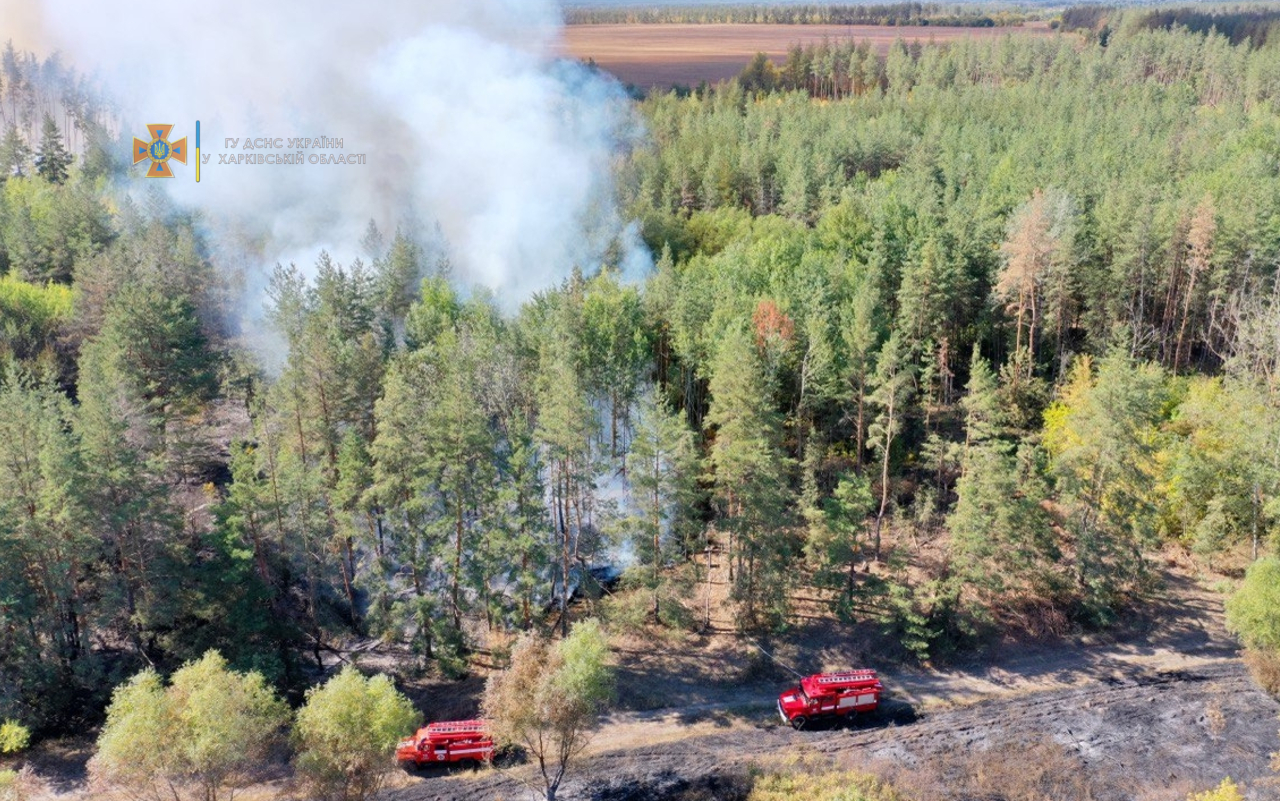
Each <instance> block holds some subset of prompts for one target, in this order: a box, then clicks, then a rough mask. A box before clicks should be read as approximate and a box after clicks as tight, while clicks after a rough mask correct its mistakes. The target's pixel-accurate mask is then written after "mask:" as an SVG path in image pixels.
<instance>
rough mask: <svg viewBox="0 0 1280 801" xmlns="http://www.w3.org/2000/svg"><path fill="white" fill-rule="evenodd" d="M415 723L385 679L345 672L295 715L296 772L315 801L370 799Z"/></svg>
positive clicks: (350, 669) (350, 670) (406, 702)
mask: <svg viewBox="0 0 1280 801" xmlns="http://www.w3.org/2000/svg"><path fill="white" fill-rule="evenodd" d="M417 718H418V715H417V712H416V711H414V708H413V704H411V703H410V702H409V699H408V698H405V697H404V695H402V694H401V693H400V692H399V691H398V690H396V688H395V686H394V685H393V684H392V683H391V680H390V679H388V678H387V677H386V676H383V675H378V676H374V677H372V678H368V679H366V678H365V677H364V676H362V675H360V673H359V672H358V671H357V670H356V669H355V668H353V667H347V668H344V669H343V671H342V672H341V673H339V674H338V675H337V676H334V677H333V678H332V679H330V680H329V681H328V682H327V683H326V684H325V685H324V686H323V687H318V688H314V689H312V690H310V691H309V692H308V693H307V702H306V704H305V705H304V706H303V707H302V709H300V710H298V721H297V724H296V725H295V727H294V731H293V734H294V740H295V741H296V743H297V745H298V771H299V773H301V774H302V775H303V777H304V778H305V779H306V781H307V783H308V784H309V785H310V786H311V789H312V790H313V791H314V793H315V795H316V796H317V797H319V798H324V799H341V800H342V801H363V800H364V799H366V798H371V797H372V796H374V795H376V794H377V792H378V790H380V789H381V788H382V784H383V782H384V781H385V779H386V776H387V773H388V772H389V771H390V770H391V769H392V768H393V767H394V765H393V761H392V758H391V757H392V751H393V749H394V748H395V745H396V742H397V741H398V740H399V739H400V738H401V737H403V736H404V735H406V734H410V733H412V731H413V728H414V725H415V723H416V722H417Z"/></svg>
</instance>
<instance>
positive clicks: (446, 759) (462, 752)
mask: <svg viewBox="0 0 1280 801" xmlns="http://www.w3.org/2000/svg"><path fill="white" fill-rule="evenodd" d="M492 759H493V738H492V737H490V736H489V726H488V724H487V723H486V722H485V721H483V720H451V721H440V722H437V723H431V724H428V725H426V726H424V727H422V728H421V729H418V733H417V734H415V735H413V736H412V737H406V738H405V739H403V740H401V741H400V743H399V744H398V745H397V746H396V761H397V762H399V763H400V766H401V767H405V768H416V767H420V766H422V765H441V764H447V763H450V762H460V763H466V764H478V763H480V762H488V761H490V760H492Z"/></svg>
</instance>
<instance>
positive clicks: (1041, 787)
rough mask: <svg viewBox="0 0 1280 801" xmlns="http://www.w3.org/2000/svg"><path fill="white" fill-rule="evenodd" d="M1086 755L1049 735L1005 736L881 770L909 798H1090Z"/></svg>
mask: <svg viewBox="0 0 1280 801" xmlns="http://www.w3.org/2000/svg"><path fill="white" fill-rule="evenodd" d="M1092 773H1093V771H1091V770H1090V769H1089V765H1088V764H1086V762H1085V760H1083V759H1081V757H1080V756H1079V755H1078V754H1076V753H1074V752H1073V751H1072V750H1071V749H1069V748H1067V747H1066V746H1064V745H1062V744H1060V743H1057V742H1054V741H1053V740H1050V739H1047V738H1046V739H1042V740H1034V741H1015V740H1006V741H1002V742H997V743H995V744H993V745H992V746H991V747H989V748H981V749H972V750H962V751H956V752H953V753H950V754H946V755H941V756H938V757H935V758H933V759H930V760H928V761H926V762H924V763H923V764H920V765H916V766H914V767H910V768H908V767H905V766H902V765H891V766H887V767H885V768H883V769H881V770H880V775H881V776H882V777H884V778H886V779H887V780H888V781H889V782H890V783H891V784H892V785H893V786H895V787H897V788H898V789H899V790H900V791H901V792H902V794H903V795H904V796H905V797H908V798H911V799H913V800H914V801H955V799H1000V801H1092V799H1094V798H1095V794H1094V788H1093V787H1092V786H1091V784H1090V781H1089V778H1088V777H1089V776H1090V775H1091V774H1092Z"/></svg>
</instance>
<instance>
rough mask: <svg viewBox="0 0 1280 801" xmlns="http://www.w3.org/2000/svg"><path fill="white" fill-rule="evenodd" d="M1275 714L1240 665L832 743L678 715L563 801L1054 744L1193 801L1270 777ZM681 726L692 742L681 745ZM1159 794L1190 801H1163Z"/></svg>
mask: <svg viewBox="0 0 1280 801" xmlns="http://www.w3.org/2000/svg"><path fill="white" fill-rule="evenodd" d="M1278 712H1280V704H1277V702H1276V701H1274V700H1273V699H1271V698H1269V697H1267V696H1266V695H1265V694H1264V693H1262V692H1261V691H1260V690H1258V688H1257V687H1256V686H1254V684H1253V683H1252V682H1251V681H1250V680H1249V678H1248V676H1247V675H1246V673H1245V671H1244V668H1243V666H1242V665H1241V664H1240V663H1239V662H1238V661H1235V660H1228V659H1222V660H1216V661H1205V662H1203V663H1201V664H1200V665H1199V666H1198V667H1197V668H1195V669H1193V670H1186V671H1164V672H1160V671H1155V672H1136V673H1134V674H1132V675H1130V676H1128V677H1126V678H1124V679H1113V680H1110V681H1097V682H1092V683H1089V684H1086V685H1084V686H1080V687H1075V688H1070V689H1058V690H1044V691H1037V692H1027V693H1011V694H1009V695H1007V696H1005V697H1003V698H998V699H991V700H987V701H983V702H981V703H974V704H970V705H965V706H956V707H951V708H946V709H940V710H939V711H936V712H931V711H923V712H919V711H917V710H914V709H913V707H912V705H910V704H908V703H906V702H904V701H893V702H890V703H889V704H887V705H886V708H885V710H884V712H883V714H881V715H879V716H877V717H876V718H874V719H867V720H866V721H862V722H859V723H858V724H855V725H853V726H850V727H840V728H834V729H828V730H812V731H803V732H796V731H792V730H791V729H789V728H785V727H783V726H781V725H775V724H774V723H773V722H771V721H769V720H768V718H767V715H766V716H764V717H762V718H761V719H750V720H747V721H741V720H733V721H728V722H719V723H717V722H715V721H699V722H697V723H693V724H681V723H680V722H679V721H678V719H676V718H674V717H672V716H669V715H668V716H657V715H654V714H652V713H644V717H646V718H649V720H648V725H649V727H650V731H651V732H652V734H653V735H654V737H653V739H652V740H651V741H650V742H649V743H648V744H637V745H636V746H635V747H631V748H627V749H625V750H607V751H602V752H596V753H594V754H593V755H592V756H590V757H589V758H587V759H585V760H584V761H583V762H582V763H581V764H580V765H579V766H578V769H577V770H576V772H575V774H574V775H575V779H574V781H573V782H572V783H571V784H570V785H569V786H567V787H566V790H567V792H566V794H565V795H566V797H569V798H576V799H583V798H593V799H594V798H609V799H630V798H636V799H640V798H661V797H662V788H664V787H678V786H681V785H684V784H687V783H689V782H694V781H697V780H700V779H701V780H706V779H707V778H708V777H712V776H719V775H724V774H726V773H732V772H734V770H735V769H738V770H741V769H744V768H745V767H746V766H748V765H750V764H765V765H768V764H771V763H772V762H774V761H775V760H779V759H785V758H786V757H788V756H790V757H799V756H801V755H805V754H807V755H809V757H810V758H813V757H814V756H817V757H819V758H820V759H823V760H829V761H830V763H831V764H832V765H838V766H845V767H858V768H875V767H880V768H884V767H885V766H886V765H892V766H896V767H897V768H898V769H900V770H904V771H928V770H937V769H939V766H945V765H946V763H947V760H948V759H949V758H953V757H954V756H955V755H957V754H973V753H975V752H982V751H993V752H994V753H997V754H999V753H1001V751H1002V750H1008V749H1009V748H1010V747H1017V746H1020V745H1023V744H1029V743H1044V742H1049V743H1053V744H1056V746H1058V747H1060V749H1061V753H1062V754H1063V755H1064V757H1063V758H1064V759H1067V760H1070V761H1071V765H1072V769H1073V770H1076V771H1078V772H1079V773H1080V775H1081V776H1083V777H1085V779H1086V781H1087V782H1088V786H1089V787H1090V789H1091V791H1092V792H1093V793H1094V797H1095V798H1097V799H1099V801H1110V800H1112V799H1114V801H1121V799H1132V798H1140V797H1149V798H1160V797H1169V798H1175V797H1185V792H1183V791H1182V790H1180V789H1179V790H1174V789H1173V788H1190V789H1196V788H1204V787H1209V786H1212V785H1215V784H1217V782H1218V781H1220V780H1221V779H1222V778H1223V777H1225V776H1231V777H1232V778H1234V779H1236V780H1238V781H1242V782H1245V783H1247V784H1254V783H1256V782H1258V780H1259V779H1261V778H1262V777H1266V776H1269V775H1270V768H1269V759H1270V757H1269V755H1270V753H1271V752H1272V751H1275V750H1276V749H1277V747H1280V743H1277V741H1276V740H1277V737H1276V729H1277V726H1280V723H1278V722H1277V717H1276V716H1277V713H1278ZM634 723H635V721H628V722H627V723H623V722H615V723H613V724H610V726H616V725H624V726H625V725H628V724H634ZM673 727H674V728H680V727H683V731H682V732H680V733H678V734H677V733H673V732H672V731H671V729H672V728H673ZM608 729H609V726H606V730H605V731H603V732H602V733H601V734H602V736H607V735H608ZM1015 756H1016V755H1015ZM513 775H514V774H513ZM1161 788H1164V789H1167V790H1170V792H1173V793H1177V792H1182V795H1180V796H1179V795H1168V796H1164V795H1162V794H1161ZM1259 792H1262V791H1259ZM522 797H527V793H526V792H525V791H524V790H523V788H522V786H521V785H520V783H519V782H517V781H515V780H514V779H513V778H511V776H509V775H505V774H504V772H499V771H485V772H482V773H479V774H475V775H470V774H465V775H464V774H457V775H452V776H433V777H429V778H426V779H424V780H422V781H421V782H419V783H417V784H415V785H413V786H410V787H408V788H404V789H401V790H399V791H396V792H394V793H390V794H388V795H387V798H389V799H395V801H425V800H426V799H435V800H436V801H463V799H477V800H478V799H515V798H522ZM1256 797H1259V798H1263V797H1270V796H1266V795H1261V794H1260V795H1257V796H1256Z"/></svg>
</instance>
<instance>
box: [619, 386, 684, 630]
mask: <svg viewBox="0 0 1280 801" xmlns="http://www.w3.org/2000/svg"><path fill="white" fill-rule="evenodd" d="M696 459H697V454H696V451H695V449H694V442H693V432H692V431H690V430H689V428H688V426H687V425H686V424H685V422H684V417H683V415H681V414H680V413H678V412H675V411H672V410H671V409H670V408H669V407H668V406H667V403H666V401H665V399H664V398H663V397H662V395H661V394H660V393H659V390H658V389H656V388H653V389H651V390H650V391H649V392H648V393H647V394H646V395H644V396H643V397H642V398H641V400H640V409H639V417H638V419H637V421H636V431H635V438H634V439H633V440H632V441H631V452H630V453H629V454H628V456H627V477H628V479H629V481H630V483H631V491H632V503H633V504H634V506H635V510H636V515H635V524H636V526H635V527H636V529H637V531H639V532H640V535H641V536H640V537H639V538H638V541H637V542H636V545H637V546H638V547H637V549H636V550H637V551H638V552H639V553H640V554H642V559H641V561H642V563H645V562H647V563H648V567H649V570H650V575H649V585H650V590H651V592H652V593H653V609H652V612H653V619H654V622H659V621H660V620H661V614H662V609H661V606H660V598H659V596H660V588H661V584H662V582H661V573H660V571H661V569H662V566H663V564H664V563H665V562H666V558H665V555H666V554H667V553H668V552H670V549H671V545H673V544H677V543H678V535H679V534H680V533H681V532H680V528H681V524H682V523H683V522H684V518H686V517H687V516H688V515H689V506H690V500H691V495H692V493H693V490H694V486H693V482H694V478H695V475H696V474H695V469H696ZM664 540H666V543H664ZM680 544H683V543H680ZM664 545H665V546H666V547H664Z"/></svg>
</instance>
